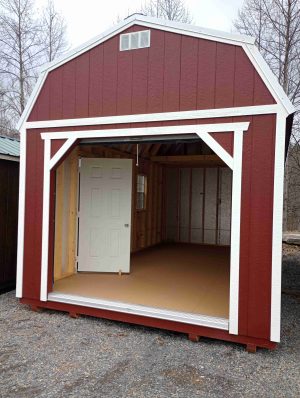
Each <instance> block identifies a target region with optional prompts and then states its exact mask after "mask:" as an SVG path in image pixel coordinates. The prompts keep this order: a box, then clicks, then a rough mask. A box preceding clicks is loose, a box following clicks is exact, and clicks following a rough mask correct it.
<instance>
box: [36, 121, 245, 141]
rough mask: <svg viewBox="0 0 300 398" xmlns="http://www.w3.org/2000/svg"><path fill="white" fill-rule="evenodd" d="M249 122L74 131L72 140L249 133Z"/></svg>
mask: <svg viewBox="0 0 300 398" xmlns="http://www.w3.org/2000/svg"><path fill="white" fill-rule="evenodd" d="M248 127H249V122H237V123H215V124H190V125H180V126H160V127H137V128H129V129H107V130H81V131H72V133H71V134H72V138H76V139H82V138H109V137H138V136H148V137H151V136H156V135H177V134H187V131H188V134H193V133H194V134H202V133H207V132H210V133H215V132H220V133H223V132H230V131H235V130H243V131H247V130H248ZM41 137H42V139H43V140H44V139H54V140H56V139H66V138H70V132H69V131H62V132H57V131H55V132H47V133H41Z"/></svg>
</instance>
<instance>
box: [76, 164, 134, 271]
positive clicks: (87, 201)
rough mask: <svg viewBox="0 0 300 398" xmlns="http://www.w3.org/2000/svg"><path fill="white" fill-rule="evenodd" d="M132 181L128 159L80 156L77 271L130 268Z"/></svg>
mask: <svg viewBox="0 0 300 398" xmlns="http://www.w3.org/2000/svg"><path fill="white" fill-rule="evenodd" d="M131 183H132V160H130V159H99V158H95V159H90V158H87V159H81V166H80V193H79V230H78V232H79V236H78V271H93V272H119V271H120V270H121V271H122V272H129V271H130V222H131V194H132V188H131Z"/></svg>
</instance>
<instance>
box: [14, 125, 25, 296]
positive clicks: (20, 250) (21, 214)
mask: <svg viewBox="0 0 300 398" xmlns="http://www.w3.org/2000/svg"><path fill="white" fill-rule="evenodd" d="M25 176H26V134H25V130H24V129H22V130H21V131H20V174H19V209H18V247H17V277H16V297H18V298H22V297H23V296H22V295H23V259H24V225H25V188H26V184H25Z"/></svg>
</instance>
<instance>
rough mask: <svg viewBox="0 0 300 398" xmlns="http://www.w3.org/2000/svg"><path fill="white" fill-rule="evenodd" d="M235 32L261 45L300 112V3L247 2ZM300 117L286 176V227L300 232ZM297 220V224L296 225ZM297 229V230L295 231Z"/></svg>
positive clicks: (285, 0)
mask: <svg viewBox="0 0 300 398" xmlns="http://www.w3.org/2000/svg"><path fill="white" fill-rule="evenodd" d="M234 26H235V28H236V29H237V30H238V31H239V32H240V33H245V34H249V35H251V36H254V37H256V39H257V45H258V47H259V49H260V51H261V53H262V54H263V56H264V58H265V60H266V61H267V63H268V64H269V66H270V68H271V69H272V71H273V72H274V74H275V75H276V76H277V78H278V81H279V82H280V84H281V85H282V87H283V88H284V90H285V92H286V93H287V95H288V96H289V98H290V100H291V101H292V102H293V103H294V105H295V107H296V109H299V108H300V1H299V0H246V1H245V2H244V5H243V7H242V9H241V10H240V11H239V13H238V17H237V19H236V21H234ZM299 191H300V115H299V112H296V115H295V118H294V126H293V130H292V138H291V142H290V147H289V152H288V158H287V162H286V174H285V212H284V215H285V217H284V218H285V225H286V226H287V228H289V229H290V228H291V225H293V226H295V223H294V221H295V220H298V221H297V223H298V224H297V225H298V229H299V228H300V200H299V198H300V192H299ZM292 220H293V222H292ZM293 228H294V227H293Z"/></svg>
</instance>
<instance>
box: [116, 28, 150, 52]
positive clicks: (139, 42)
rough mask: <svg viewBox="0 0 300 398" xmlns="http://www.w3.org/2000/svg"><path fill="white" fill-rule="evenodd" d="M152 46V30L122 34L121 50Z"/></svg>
mask: <svg viewBox="0 0 300 398" xmlns="http://www.w3.org/2000/svg"><path fill="white" fill-rule="evenodd" d="M145 47H150V30H141V31H140V32H132V33H125V34H123V35H120V51H127V50H136V49H137V48H145Z"/></svg>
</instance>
